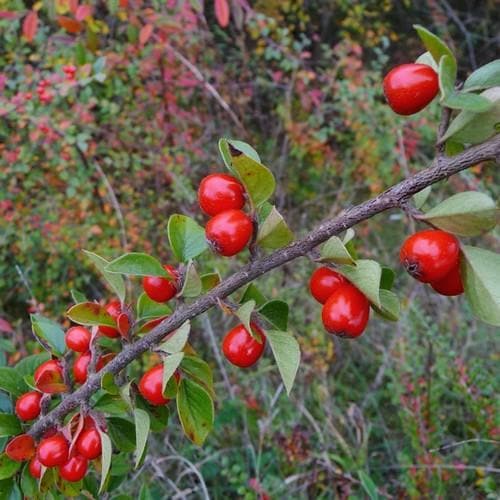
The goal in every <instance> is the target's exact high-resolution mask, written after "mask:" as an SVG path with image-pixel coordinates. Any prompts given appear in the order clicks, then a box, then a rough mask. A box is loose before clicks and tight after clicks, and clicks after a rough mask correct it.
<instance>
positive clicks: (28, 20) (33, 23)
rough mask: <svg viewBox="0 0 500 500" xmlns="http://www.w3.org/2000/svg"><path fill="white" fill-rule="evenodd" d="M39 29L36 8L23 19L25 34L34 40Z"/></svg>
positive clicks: (30, 40) (28, 38) (25, 36)
mask: <svg viewBox="0 0 500 500" xmlns="http://www.w3.org/2000/svg"><path fill="white" fill-rule="evenodd" d="M37 29H38V14H37V13H36V12H35V11H34V10H30V11H29V12H28V14H27V15H26V17H25V18H24V21H23V36H24V38H26V40H28V42H32V41H33V38H35V35H36V30H37Z"/></svg>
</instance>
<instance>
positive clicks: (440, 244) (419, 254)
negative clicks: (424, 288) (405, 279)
mask: <svg viewBox="0 0 500 500" xmlns="http://www.w3.org/2000/svg"><path fill="white" fill-rule="evenodd" d="M459 252H460V245H459V242H458V240H457V238H455V236H453V235H452V234H450V233H446V232H445V231H441V230H439V229H426V230H424V231H420V232H418V233H415V234H413V235H411V236H410V237H409V238H407V239H406V240H405V241H404V243H403V245H402V246H401V250H400V252H399V258H400V260H401V263H402V264H403V266H404V267H405V269H406V271H407V272H408V273H409V274H410V275H411V276H413V277H414V278H415V279H416V280H418V281H421V282H422V283H430V282H435V281H439V280H440V279H442V278H444V277H445V276H446V275H447V274H448V273H449V272H450V271H451V270H452V269H453V268H454V267H456V266H458V259H459Z"/></svg>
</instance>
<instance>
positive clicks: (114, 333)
mask: <svg viewBox="0 0 500 500" xmlns="http://www.w3.org/2000/svg"><path fill="white" fill-rule="evenodd" d="M104 309H105V310H106V312H107V313H108V314H109V315H110V316H111V317H112V318H114V319H115V320H116V319H117V318H118V316H120V313H121V312H122V306H121V304H120V301H119V300H111V301H110V302H109V303H108V304H106V306H104ZM99 331H100V332H101V333H102V334H103V335H105V336H106V337H111V338H117V337H119V336H120V332H119V331H118V330H117V329H116V328H113V327H112V326H105V325H101V326H99Z"/></svg>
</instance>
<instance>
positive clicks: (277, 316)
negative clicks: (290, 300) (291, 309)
mask: <svg viewBox="0 0 500 500" xmlns="http://www.w3.org/2000/svg"><path fill="white" fill-rule="evenodd" d="M258 311H259V314H260V315H262V316H264V318H266V319H267V320H268V321H269V323H271V325H273V326H274V328H277V329H278V330H281V331H283V332H286V331H287V328H288V304H287V303H286V302H284V301H282V300H270V301H269V302H266V303H265V304H264V305H263V306H262V307H261V308H260V309H259V310H258Z"/></svg>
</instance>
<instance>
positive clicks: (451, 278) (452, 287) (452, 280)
mask: <svg viewBox="0 0 500 500" xmlns="http://www.w3.org/2000/svg"><path fill="white" fill-rule="evenodd" d="M430 285H431V286H432V288H433V289H434V290H435V291H436V292H437V293H440V294H441V295H446V296H447V297H452V296H454V295H462V293H464V285H463V282H462V278H461V276H460V266H458V265H457V266H455V267H454V268H453V269H452V270H451V271H450V272H449V273H448V274H447V275H446V276H445V277H444V278H441V279H440V280H439V281H432V282H431V283H430Z"/></svg>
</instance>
